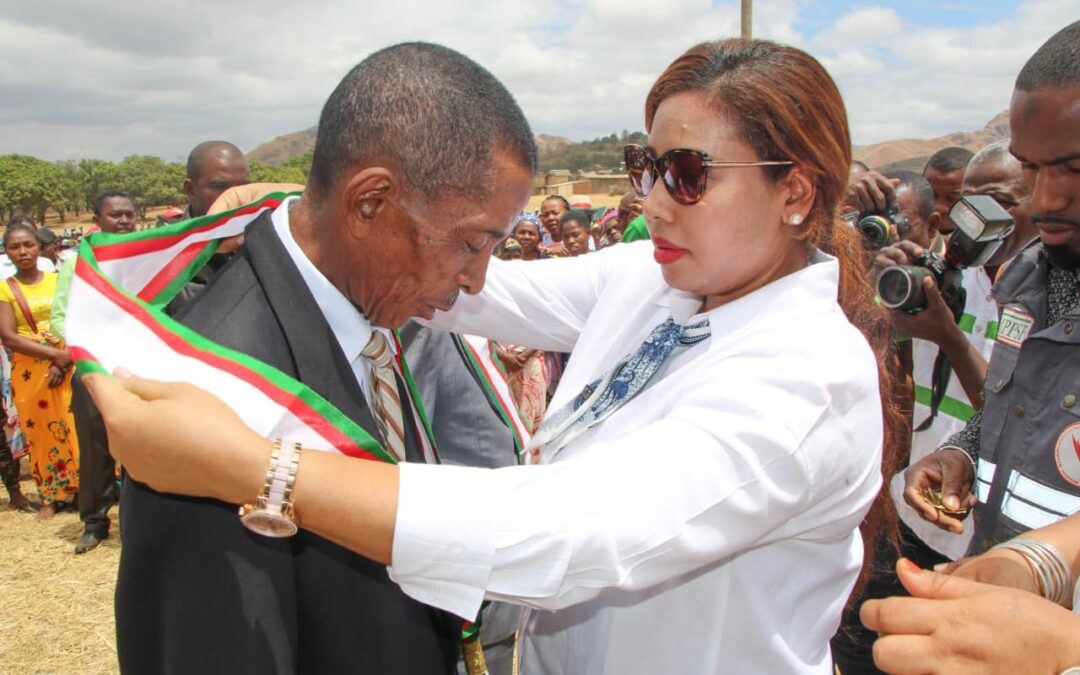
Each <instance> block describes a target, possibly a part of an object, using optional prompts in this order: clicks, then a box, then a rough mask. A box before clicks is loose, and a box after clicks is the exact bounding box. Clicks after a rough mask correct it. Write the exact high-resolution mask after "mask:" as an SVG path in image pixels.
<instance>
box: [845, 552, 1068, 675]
mask: <svg viewBox="0 0 1080 675" xmlns="http://www.w3.org/2000/svg"><path fill="white" fill-rule="evenodd" d="M896 571H897V574H898V575H899V576H900V581H901V582H903V584H904V587H905V588H906V589H908V591H909V592H910V593H911V595H912V597H910V598H899V597H897V598H887V599H885V600H868V601H867V602H866V603H865V604H863V606H862V610H861V611H860V613H859V615H860V617H861V618H862V622H863V624H865V625H866V627H867V628H869V629H871V630H875V631H877V632H878V633H879V634H881V636H882V637H880V638H879V639H878V640H877V642H875V643H874V663H876V664H877V666H878V668H881V669H882V670H884V671H886V672H889V673H899V674H903V673H920V674H921V673H942V674H944V673H948V674H949V675H954V674H956V675H962V674H964V673H972V674H975V673H978V674H980V675H993V674H997V673H1001V674H1002V675H1004V674H1006V673H1008V674H1010V675H1011V674H1012V673H1058V672H1061V671H1062V670H1064V669H1065V668H1068V667H1070V666H1075V665H1080V617H1078V616H1076V615H1074V614H1072V613H1071V612H1069V611H1068V610H1066V609H1064V608H1062V607H1058V606H1057V605H1055V604H1053V603H1052V602H1050V601H1048V600H1044V599H1043V598H1041V597H1038V596H1036V595H1033V594H1031V593H1027V592H1024V591H1019V590H1015V589H1011V588H1001V587H998V586H990V585H987V584H981V583H977V582H974V581H971V580H969V579H961V578H958V577H949V576H944V575H942V574H937V573H935V572H929V571H924V570H920V569H919V568H918V567H916V566H915V565H914V564H912V563H911V562H910V561H908V560H901V561H900V562H899V563H898V564H897V566H896Z"/></svg>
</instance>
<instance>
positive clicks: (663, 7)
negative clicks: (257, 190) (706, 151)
mask: <svg viewBox="0 0 1080 675" xmlns="http://www.w3.org/2000/svg"><path fill="white" fill-rule="evenodd" d="M820 1H821V0H772V1H769V2H758V3H757V6H756V7H755V8H754V9H755V15H754V29H755V34H756V35H757V36H760V37H767V38H771V39H776V40H779V41H782V42H788V43H791V44H795V45H797V46H802V47H803V48H807V49H809V50H810V51H811V52H812V53H813V54H814V55H815V56H816V57H818V58H819V59H820V60H821V61H822V62H823V63H824V64H825V65H826V67H827V68H829V69H830V72H832V73H833V75H834V77H835V78H836V79H837V82H838V84H839V85H840V87H841V90H842V91H843V92H844V95H845V97H846V101H847V104H848V107H849V113H850V115H849V116H850V119H851V122H852V128H853V132H854V138H855V140H856V142H859V143H869V142H874V141H878V140H883V139H887V138H895V137H899V136H920V137H929V136H934V135H938V134H940V133H945V132H949V131H955V130H958V129H968V128H978V127H981V126H982V125H983V124H985V122H986V121H988V120H989V119H990V118H991V117H992V116H993V115H994V114H996V113H997V112H999V111H1000V110H1002V109H1004V108H1005V107H1006V106H1007V104H1008V97H1009V94H1010V92H1011V88H1012V80H1013V79H1014V78H1015V75H1016V72H1017V71H1018V70H1019V68H1020V66H1021V65H1022V64H1023V62H1024V60H1026V58H1027V57H1028V56H1029V55H1030V54H1031V53H1032V52H1033V51H1034V49H1035V48H1036V47H1037V46H1038V45H1039V44H1040V43H1041V42H1042V41H1043V40H1045V39H1046V38H1047V37H1048V36H1049V35H1050V34H1052V33H1053V32H1054V31H1055V30H1057V29H1058V28H1060V27H1061V26H1062V25H1064V22H1065V19H1064V18H1062V17H1069V16H1073V15H1075V14H1076V11H1075V10H1076V0H1027V1H1026V2H1023V3H1022V4H1021V5H1020V7H1019V8H1018V9H1017V10H1016V11H1015V12H1014V13H1012V14H1009V15H1001V16H993V17H991V18H990V19H989V21H988V22H987V21H986V20H985V19H986V17H987V15H988V13H989V11H992V10H986V11H983V12H982V13H980V12H978V11H975V10H973V11H972V16H973V17H978V18H980V19H982V20H983V21H982V23H980V24H978V25H975V26H973V27H964V28H941V27H931V26H923V25H918V24H917V23H915V22H913V21H912V20H910V19H902V18H901V17H900V16H899V15H898V13H897V11H896V10H894V9H891V8H890V7H888V6H884V5H889V4H892V5H893V6H898V5H896V4H895V3H883V2H879V3H878V4H877V5H875V6H863V7H859V8H857V9H853V10H852V11H850V12H847V13H845V14H842V15H841V16H839V17H837V18H836V19H835V20H833V21H832V22H831V23H829V24H828V25H825V26H818V25H816V24H814V18H815V14H817V13H819V12H820V8H818V3H819V2H820ZM738 4H739V3H738V2H737V1H735V0H680V2H673V3H658V2H656V1H655V0H555V1H554V2H546V3H538V2H525V1H524V0H470V2H467V3H464V2H447V1H446V0H409V1H408V2H393V3H383V2H380V3H375V2H364V3H360V2H348V1H347V0H309V1H308V2H305V3H296V2H292V1H291V0H289V1H286V0H229V1H228V2H221V1H220V0H188V1H187V2H184V3H176V2H172V3H167V2H154V1H151V0H110V2H109V3H108V11H103V9H102V7H101V5H100V4H98V3H87V2H83V1H81V0H52V1H50V2H37V3H30V2H26V1H25V0H0V44H2V45H4V48H3V49H2V50H0V91H3V92H4V99H5V100H4V106H3V108H2V109H0V153H6V152H23V153H27V154H34V155H37V156H40V157H45V158H49V159H61V158H67V157H84V156H97V157H104V158H109V159H118V158H120V157H123V156H125V155H128V154H132V153H146V154H157V155H161V156H163V157H165V158H167V159H175V158H178V157H182V156H184V155H185V154H186V153H187V151H188V149H189V148H190V147H192V146H193V145H195V144H196V143H198V142H199V141H202V140H205V139H208V138H226V139H229V140H232V141H233V142H235V143H237V144H238V145H240V146H241V147H242V148H245V149H246V148H251V147H254V146H255V145H257V144H259V143H261V142H263V141H265V140H269V139H271V138H273V137H275V136H278V135H281V134H284V133H288V132H290V131H295V130H298V129H303V128H306V127H309V126H311V125H313V124H314V123H315V121H316V119H317V117H318V112H319V109H320V108H321V106H322V103H323V101H324V100H325V98H326V96H327V95H328V94H329V92H330V90H331V89H332V88H333V87H334V85H335V84H336V83H337V82H338V80H339V79H340V78H341V76H342V75H343V74H344V73H345V72H346V71H347V70H348V69H349V68H350V67H351V66H352V65H353V64H355V63H356V62H357V61H359V60H360V59H361V58H363V57H364V56H365V55H366V54H369V53H370V52H372V51H373V50H375V49H378V48H380V47H383V46H386V45H389V44H393V43H395V42H399V41H402V40H416V39H421V40H429V41H433V42H440V43H442V44H446V45H448V46H450V47H453V48H455V49H458V50H460V51H462V52H464V53H466V54H468V55H469V56H471V57H472V58H474V59H476V60H477V61H478V62H479V63H481V64H482V65H484V66H485V67H487V68H489V69H490V70H491V71H492V72H493V73H495V75H496V76H498V77H499V78H500V79H502V80H503V81H504V82H505V83H506V85H507V86H508V88H509V89H510V90H511V91H512V92H513V93H514V95H515V96H516V97H517V99H518V101H519V102H520V103H521V105H522V107H523V109H524V110H525V113H526V116H527V117H528V118H529V120H530V123H531V124H532V126H533V128H534V130H535V131H536V132H538V133H550V134H558V135H564V136H569V137H571V138H575V139H583V138H592V137H595V136H600V135H606V134H608V133H611V132H613V131H619V130H622V129H640V128H642V126H643V122H642V107H643V101H644V98H645V94H646V93H647V92H648V89H649V86H650V85H651V84H652V82H653V81H654V80H655V78H656V77H657V75H659V73H660V72H661V71H662V70H663V69H664V67H665V66H666V65H667V64H668V63H670V61H671V60H672V59H674V58H675V57H676V56H678V54H680V53H681V52H682V51H684V50H685V49H686V48H687V47H689V46H690V45H692V44H694V43H696V42H699V41H702V40H707V39H717V38H722V37H728V36H732V35H735V34H737V33H738V30H739V14H738V12H739V9H738Z"/></svg>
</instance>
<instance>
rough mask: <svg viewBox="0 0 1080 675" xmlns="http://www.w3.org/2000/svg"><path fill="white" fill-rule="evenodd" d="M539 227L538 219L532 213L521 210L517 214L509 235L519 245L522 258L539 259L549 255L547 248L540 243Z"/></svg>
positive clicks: (540, 227)
mask: <svg viewBox="0 0 1080 675" xmlns="http://www.w3.org/2000/svg"><path fill="white" fill-rule="evenodd" d="M541 229H542V226H541V225H540V219H539V218H537V217H536V216H534V215H533V214H531V213H529V212H527V211H522V212H521V214H520V215H519V216H518V219H517V222H515V223H514V229H513V231H512V232H511V234H510V236H512V237H513V238H514V239H515V240H517V242H518V244H520V245H521V259H522V260H539V259H540V258H547V257H550V256H549V255H548V252H547V250H546V249H544V247H543V246H541V245H540V232H541Z"/></svg>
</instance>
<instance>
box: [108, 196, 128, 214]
mask: <svg viewBox="0 0 1080 675" xmlns="http://www.w3.org/2000/svg"><path fill="white" fill-rule="evenodd" d="M104 206H105V209H108V210H109V211H126V210H131V209H134V208H135V207H134V205H133V204H132V203H131V199H130V198H128V197H106V198H105V201H104Z"/></svg>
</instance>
